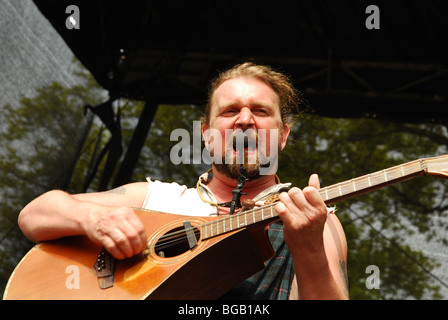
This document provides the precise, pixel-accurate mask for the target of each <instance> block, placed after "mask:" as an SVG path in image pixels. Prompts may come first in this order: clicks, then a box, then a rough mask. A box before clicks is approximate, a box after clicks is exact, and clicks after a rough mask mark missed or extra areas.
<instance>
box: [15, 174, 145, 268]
mask: <svg viewBox="0 0 448 320" xmlns="http://www.w3.org/2000/svg"><path fill="white" fill-rule="evenodd" d="M146 190H147V183H145V182H142V183H133V184H128V185H125V186H122V187H120V188H117V189H114V190H111V191H107V192H96V193H85V194H75V195H71V194H68V193H66V192H64V191H60V190H53V191H49V192H47V193H45V194H43V195H41V196H40V197H38V198H36V199H34V200H33V201H31V202H30V203H29V204H28V205H27V206H26V207H25V208H23V209H22V211H21V212H20V215H19V226H20V228H21V230H22V232H23V233H24V234H25V236H26V237H28V238H29V239H30V240H32V241H35V242H37V241H44V240H51V239H58V238H62V237H66V236H73V235H87V236H88V237H89V238H90V239H91V240H92V241H94V242H96V243H99V244H102V245H103V246H104V247H105V248H106V249H107V250H108V251H109V252H110V253H111V254H112V255H114V256H115V257H116V258H118V259H123V258H125V257H130V256H133V255H134V254H136V253H138V252H140V251H141V250H143V249H144V247H145V246H146V236H145V234H144V228H143V225H142V223H141V221H140V220H139V219H138V218H137V216H136V215H135V213H134V212H133V210H132V209H130V207H141V206H142V204H143V201H144V199H145V195H146Z"/></svg>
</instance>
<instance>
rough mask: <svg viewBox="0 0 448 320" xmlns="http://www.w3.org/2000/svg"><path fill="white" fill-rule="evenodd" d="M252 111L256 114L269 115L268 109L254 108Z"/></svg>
mask: <svg viewBox="0 0 448 320" xmlns="http://www.w3.org/2000/svg"><path fill="white" fill-rule="evenodd" d="M252 113H253V114H255V115H257V116H268V115H269V111H268V110H266V109H264V108H257V109H254V110H252Z"/></svg>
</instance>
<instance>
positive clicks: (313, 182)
mask: <svg viewBox="0 0 448 320" xmlns="http://www.w3.org/2000/svg"><path fill="white" fill-rule="evenodd" d="M308 186H310V187H314V188H316V189H318V190H319V189H320V182H319V176H318V175H317V174H316V173H314V174H312V175H311V176H310V179H309V181H308Z"/></svg>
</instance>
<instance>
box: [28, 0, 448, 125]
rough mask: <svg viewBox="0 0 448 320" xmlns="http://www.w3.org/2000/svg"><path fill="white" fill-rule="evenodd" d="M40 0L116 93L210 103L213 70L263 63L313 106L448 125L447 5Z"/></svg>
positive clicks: (325, 111)
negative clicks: (75, 15)
mask: <svg viewBox="0 0 448 320" xmlns="http://www.w3.org/2000/svg"><path fill="white" fill-rule="evenodd" d="M34 3H35V4H36V5H37V7H38V8H39V9H40V11H41V12H42V13H43V14H44V15H45V17H46V18H47V19H48V20H49V21H50V22H51V24H52V25H53V26H54V28H55V29H56V30H57V31H58V33H59V34H60V35H61V36H62V38H63V39H64V40H65V42H66V43H67V45H68V46H69V47H70V48H71V50H72V51H73V53H74V54H75V55H76V57H77V58H78V59H79V60H80V61H81V62H82V63H83V64H84V66H85V67H87V69H89V70H90V72H91V73H92V74H93V76H94V77H95V78H96V80H97V81H98V82H99V84H100V85H101V86H103V87H104V88H105V89H107V90H109V92H110V94H111V96H112V97H128V98H132V99H138V100H148V99H152V98H154V96H155V95H156V96H157V101H158V102H159V103H164V104H184V103H187V104H189V103H203V101H204V94H205V91H206V88H207V83H208V80H209V79H210V77H213V76H214V75H215V74H216V72H217V71H218V70H221V69H223V68H226V67H228V66H230V65H232V64H234V63H236V62H242V61H246V60H248V59H251V60H253V61H255V62H259V63H265V64H269V65H271V66H273V67H275V68H277V69H280V70H282V71H284V72H285V73H286V74H288V75H290V76H291V77H292V78H293V79H294V82H295V84H296V87H297V88H298V89H299V90H300V91H302V92H303V93H304V99H306V100H308V101H309V110H308V111H309V112H313V113H316V114H320V115H325V116H332V117H365V116H367V117H376V118H384V119H388V120H393V121H408V122H434V123H445V124H446V123H447V122H448V121H447V120H448V111H447V110H448V109H447V107H448V93H447V88H448V66H447V57H448V46H447V45H446V40H447V31H448V19H447V14H448V2H447V1H434V0H433V1H410V0H406V1H403V0H402V1H362V0H340V1H335V0H332V1H330V0H328V1H322V0H315V1H310V0H303V1H293V0H272V1H223V0H219V1H175V2H173V1H152V0H147V1H143V0H141V1H134V0H128V1H110V0H86V1H80V0H78V1H77V0H70V1H67V0H34ZM69 5H76V6H77V7H78V8H79V13H80V16H79V18H80V19H79V29H68V28H67V27H66V19H67V18H68V17H69V15H70V12H69V13H66V8H67V6H69ZM369 5H376V6H377V7H378V9H379V18H380V19H379V21H380V29H368V28H367V27H366V20H367V19H368V17H369V16H370V15H371V13H366V8H367V7H368V6H369Z"/></svg>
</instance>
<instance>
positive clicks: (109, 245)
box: [102, 236, 126, 260]
mask: <svg viewBox="0 0 448 320" xmlns="http://www.w3.org/2000/svg"><path fill="white" fill-rule="evenodd" d="M102 245H103V247H104V248H105V249H106V250H107V252H109V253H110V254H111V255H112V256H113V257H114V258H116V259H119V260H122V259H124V258H126V256H125V255H124V253H123V252H122V251H121V250H120V249H119V248H118V246H117V244H116V243H115V241H114V240H112V238H110V237H109V236H104V237H103V239H102Z"/></svg>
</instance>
